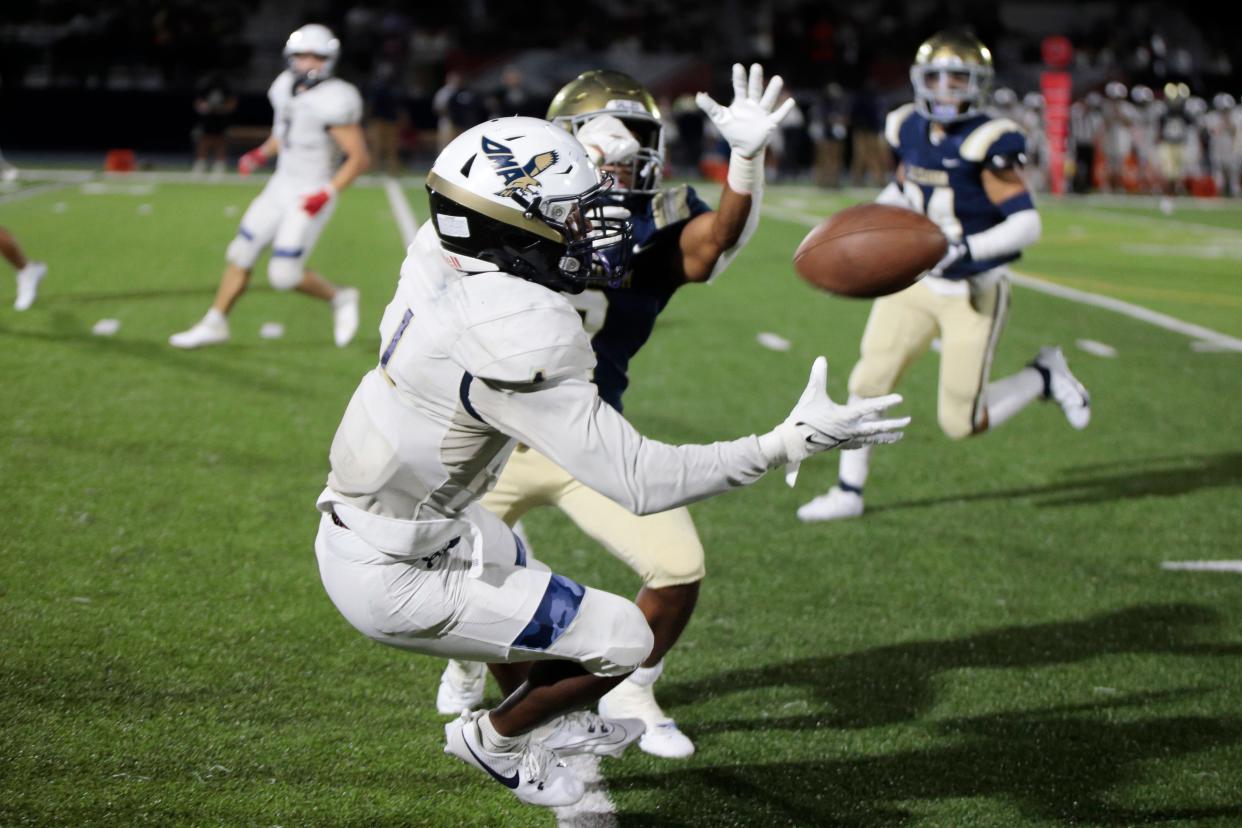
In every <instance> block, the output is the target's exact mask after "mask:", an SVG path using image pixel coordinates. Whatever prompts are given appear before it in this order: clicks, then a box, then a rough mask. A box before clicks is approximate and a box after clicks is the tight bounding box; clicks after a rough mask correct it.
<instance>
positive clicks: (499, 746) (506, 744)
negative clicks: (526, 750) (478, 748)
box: [479, 713, 526, 753]
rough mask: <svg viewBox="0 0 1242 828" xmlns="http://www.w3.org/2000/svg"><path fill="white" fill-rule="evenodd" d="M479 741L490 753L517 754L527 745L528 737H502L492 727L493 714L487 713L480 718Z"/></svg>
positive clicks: (523, 735)
mask: <svg viewBox="0 0 1242 828" xmlns="http://www.w3.org/2000/svg"><path fill="white" fill-rule="evenodd" d="M479 741H481V742H482V743H483V749H484V750H486V751H487V752H488V753H517V752H518V751H519V750H521V749H522V745H524V744H525V743H526V735H525V734H522V735H520V736H501V735H500V734H499V733H497V732H496V728H494V727H492V714H490V713H487V714H484V715H482V716H480V717H479Z"/></svg>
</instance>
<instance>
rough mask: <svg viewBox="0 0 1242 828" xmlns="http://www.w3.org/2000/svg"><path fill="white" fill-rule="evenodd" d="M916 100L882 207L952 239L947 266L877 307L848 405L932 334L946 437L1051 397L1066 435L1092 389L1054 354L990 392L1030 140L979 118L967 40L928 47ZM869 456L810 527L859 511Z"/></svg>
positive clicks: (917, 352)
mask: <svg viewBox="0 0 1242 828" xmlns="http://www.w3.org/2000/svg"><path fill="white" fill-rule="evenodd" d="M910 79H911V81H912V83H913V85H914V97H915V102H914V103H913V104H906V105H904V106H902V107H899V108H898V109H896V110H894V111H893V112H892V113H890V114H889V116H888V121H887V124H886V128H885V134H886V138H887V140H888V143H889V145H890V146H891V147H892V148H893V151H894V152H895V153H896V154H897V157H898V160H899V164H898V167H897V175H896V181H894V182H893V183H890V184H889V185H888V186H887V187H886V188H885V189H884V191H883V192H882V193H881V194H880V196H879V197H878V198H877V199H876V200H877V201H879V202H881V203H883V204H892V205H896V206H900V207H904V208H907V209H910V210H916V211H918V212H920V213H924V214H925V215H926V216H927V217H928V218H930V219H931V220H932V221H934V222H935V223H936V224H937V225H938V226H939V227H940V229H941V230H942V231H943V232H944V234H945V236H946V237H947V238H948V240H949V249H948V253H947V254H946V255H945V257H944V258H943V259H942V260H941V261H940V262H939V263H938V264H937V265H936V266H935V267H934V268H933V269H932V270H931V271H929V272H928V274H927V275H926V276H925V277H924V278H923V279H921V280H920V281H918V282H916V283H915V284H914V285H912V286H911V287H909V288H906V289H905V290H903V291H901V292H899V293H895V294H893V295H891V296H885V297H883V298H881V299H878V300H876V302H875V304H873V305H872V307H871V315H870V318H868V320H867V327H866V330H865V331H864V332H863V338H862V348H861V351H862V353H861V357H860V359H859V361H858V363H857V364H856V365H855V366H854V370H853V372H852V373H851V374H850V382H849V388H850V394H851V396H860V397H868V396H872V395H877V394H887V393H888V392H890V391H892V390H893V389H894V388H895V387H896V386H897V383H898V382H899V381H900V380H901V376H902V374H903V373H904V372H905V370H906V368H908V367H909V366H910V364H911V363H913V362H914V360H915V359H917V358H918V357H919V356H921V355H922V354H923V352H925V351H926V350H927V348H928V347H929V346H930V345H931V342H932V340H933V339H934V338H935V337H936V336H939V337H940V342H941V352H940V390H939V400H938V416H939V421H940V427H941V429H942V430H943V431H944V433H945V434H947V435H948V436H949V437H950V438H951V439H954V440H960V439H962V438H964V437H969V436H971V435H974V434H980V433H982V432H984V431H987V430H988V429H990V428H995V427H996V426H999V425H1001V424H1002V423H1004V422H1006V421H1007V420H1008V419H1009V418H1010V417H1012V416H1013V415H1015V414H1017V413H1018V412H1019V411H1021V410H1022V409H1023V408H1025V407H1026V406H1027V405H1029V404H1030V403H1031V402H1033V401H1035V400H1037V399H1041V398H1042V399H1050V400H1055V401H1056V403H1057V404H1058V405H1059V406H1060V407H1061V409H1062V411H1063V412H1064V414H1065V417H1066V419H1067V420H1068V421H1069V423H1070V425H1071V426H1073V427H1074V428H1076V429H1081V428H1085V427H1086V425H1087V422H1088V420H1089V419H1090V417H1091V409H1090V404H1089V400H1088V398H1087V392H1086V390H1085V389H1084V388H1083V387H1082V385H1081V384H1080V383H1079V382H1078V380H1077V379H1075V378H1074V375H1073V374H1071V373H1070V371H1069V367H1068V366H1067V365H1066V363H1065V357H1064V356H1063V355H1062V353H1061V349H1060V348H1055V347H1046V348H1041V349H1040V351H1039V354H1038V355H1037V356H1036V357H1035V359H1034V361H1032V362H1031V364H1030V365H1029V366H1028V367H1027V368H1024V369H1022V370H1021V371H1019V372H1018V373H1016V374H1014V375H1012V376H1009V377H1005V378H1004V379H1000V380H996V381H994V382H990V383H989V373H990V370H991V367H992V355H993V354H994V353H995V350H996V344H997V340H998V339H999V338H1000V333H1001V330H1002V329H1003V327H1004V324H1005V319H1006V315H1007V313H1008V309H1009V275H1008V273H1009V271H1008V267H1007V265H1008V263H1009V262H1011V261H1013V260H1014V259H1017V258H1018V256H1019V255H1020V253H1021V251H1022V249H1023V248H1025V247H1027V246H1028V245H1030V244H1033V243H1034V242H1035V241H1036V240H1037V239H1038V238H1039V236H1040V232H1041V227H1042V225H1041V222H1040V218H1039V213H1038V212H1036V210H1035V204H1034V203H1033V202H1032V200H1031V196H1030V193H1029V192H1028V191H1027V188H1026V184H1025V183H1024V181H1023V176H1022V168H1023V165H1024V164H1025V162H1026V156H1025V151H1026V141H1025V139H1024V137H1023V134H1022V130H1021V129H1020V128H1019V126H1018V125H1017V124H1016V123H1014V122H1013V121H1010V120H1009V119H1007V118H993V117H991V116H990V115H988V114H985V113H983V112H982V111H981V108H982V107H983V104H984V102H985V100H986V97H987V89H988V85H989V83H990V81H991V79H992V56H991V53H990V52H989V51H988V49H987V47H985V46H984V45H983V44H982V43H980V42H979V41H978V40H976V39H975V38H974V37H971V36H970V35H967V34H963V33H958V32H941V33H939V34H936V35H934V36H933V37H932V38H930V39H929V40H927V41H925V42H924V43H923V44H922V45H921V46H920V47H919V50H918V53H917V55H916V57H915V62H914V65H913V66H912V67H911V70H910ZM870 462H871V451H870V448H864V449H861V450H858V451H847V452H842V454H841V470H840V476H839V480H838V482H837V485H835V486H833V487H832V488H831V489H829V490H828V493H827V494H824V495H821V496H819V497H817V498H815V499H814V500H812V501H810V502H809V503H806V504H804V505H803V506H802V507H801V508H799V509H798V517H799V518H800V519H802V520H803V521H806V522H813V521H821V520H835V519H839V518H849V517H857V516H859V515H861V514H862V513H863V486H864V484H865V483H866V482H867V473H868V470H869V468H870Z"/></svg>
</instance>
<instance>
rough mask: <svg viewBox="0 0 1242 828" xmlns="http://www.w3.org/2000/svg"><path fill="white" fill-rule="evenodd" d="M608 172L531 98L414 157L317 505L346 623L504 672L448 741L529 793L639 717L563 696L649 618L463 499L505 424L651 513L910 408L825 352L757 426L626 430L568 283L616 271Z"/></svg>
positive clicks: (499, 444) (563, 781)
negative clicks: (365, 353) (415, 225)
mask: <svg viewBox="0 0 1242 828" xmlns="http://www.w3.org/2000/svg"><path fill="white" fill-rule="evenodd" d="M608 184H609V181H608V179H607V177H605V178H604V179H603V180H601V177H600V174H599V171H598V170H597V168H596V166H595V165H594V164H593V163H592V161H591V160H590V159H589V157H588V155H587V153H586V150H585V149H584V148H583V147H582V145H581V144H580V143H579V142H578V141H577V140H576V139H575V138H574V137H573V136H572V135H570V134H569V133H568V132H566V131H565V130H563V129H560V128H559V127H555V126H552V125H551V124H549V123H547V122H546V121H541V120H538V119H535V118H520V117H514V118H501V119H497V120H493V121H488V122H486V123H484V124H481V125H479V126H477V127H474V128H472V129H470V130H467V131H466V132H464V133H463V134H461V135H460V136H458V137H457V138H456V139H455V140H453V141H452V142H451V143H450V144H449V145H448V147H446V148H445V150H444V152H442V153H441V154H440V156H439V158H438V159H437V160H436V163H435V164H434V165H433V167H432V170H431V173H430V175H429V176H428V179H427V189H428V191H429V194H430V197H429V206H430V209H431V220H430V221H428V222H427V223H426V224H424V225H423V227H422V229H421V230H420V231H419V233H418V235H417V237H416V238H415V241H414V243H413V244H412V245H411V246H410V248H409V253H408V255H407V257H406V260H405V262H404V264H403V265H402V267H401V278H400V281H399V282H398V284H397V290H396V295H395V296H394V297H393V300H392V302H391V303H390V304H389V306H388V308H387V310H386V311H385V313H384V317H383V321H382V322H381V323H380V333H381V342H382V345H381V351H380V354H379V364H378V365H377V366H376V367H375V368H374V369H372V370H371V371H369V372H368V373H367V374H366V375H365V376H364V377H363V379H362V381H361V383H360V384H359V386H358V388H357V390H356V391H355V392H354V396H353V398H352V399H351V400H350V402H349V405H348V407H347V408H346V410H345V414H344V417H343V419H342V421H341V424H340V426H339V427H338V429H337V432H336V436H335V438H334V439H333V442H332V448H331V452H330V454H329V460H330V464H331V471H330V473H329V475H328V481H327V488H326V489H325V490H324V491H323V493H322V494H321V495H320V497H319V500H318V504H317V505H318V508H319V510H320V511H321V512H323V515H322V517H321V519H320V523H319V534H318V536H317V538H316V541H315V551H316V555H317V557H318V561H319V568H320V574H321V577H322V579H323V584H324V588H325V589H326V591H327V593H328V595H329V597H330V598H331V599H332V601H333V603H334V604H335V605H336V606H337V608H338V609H339V610H340V612H341V614H342V615H344V616H345V618H346V619H347V620H348V621H349V622H350V623H351V624H352V625H353V626H354V627H355V628H357V629H358V630H359V631H360V632H362V633H364V634H365V635H367V636H369V637H370V638H372V639H374V640H376V641H379V642H381V643H384V644H388V645H390V646H393V647H399V648H402V649H406V650H412V651H414V652H419V653H426V654H431V655H438V656H441V657H443V656H448V657H450V658H464V659H472V660H476V661H485V662H488V663H491V664H492V665H493V671H494V672H496V673H497V675H498V678H499V677H500V674H501V673H504V674H505V676H506V677H505V678H504V680H503V681H502V686H513V687H514V689H513V690H512V692H511V693H509V694H508V695H507V697H506V698H505V700H504V701H503V702H502V703H501V704H500V705H499V706H498V707H496V708H494V709H492V710H490V711H476V712H474V713H463V714H462V716H461V717H460V718H457V719H455V720H454V721H452V722H450V723H449V724H448V725H446V726H445V738H446V743H447V744H446V746H445V752H447V753H449V754H450V755H453V756H456V757H458V758H459V759H461V760H462V761H464V762H466V763H467V764H469V765H471V766H472V767H474V768H476V769H478V770H480V771H481V772H483V773H486V774H487V775H488V776H489V777H490V778H492V779H494V780H496V781H498V782H500V783H501V784H503V785H505V786H506V787H507V788H508V789H510V790H511V791H512V793H513V794H514V795H515V796H517V797H518V798H519V799H521V800H522V801H524V802H529V803H533V804H539V805H548V806H559V805H569V804H572V803H573V802H576V801H577V800H578V799H579V798H581V796H582V794H583V784H582V781H581V780H580V779H578V778H577V777H576V776H575V775H574V773H573V772H572V771H571V770H570V769H569V768H567V767H565V765H564V764H563V763H561V762H560V761H559V760H558V759H557V756H556V751H558V750H559V752H560V753H561V754H562V755H566V754H568V753H574V752H579V753H581V752H590V753H605V754H610V755H615V754H617V753H620V752H621V751H622V750H623V749H624V748H625V746H626V744H628V743H630V742H632V741H633V740H634V738H635V737H637V736H638V734H640V733H641V732H642V730H643V726H642V723H641V722H636V721H631V722H621V723H616V722H606V721H601V720H600V719H599V717H596V716H594V715H593V714H589V713H585V712H584V713H581V714H575V715H571V716H566V715H565V714H569V713H571V711H574V710H576V709H577V708H580V707H583V706H586V705H590V704H593V703H594V702H595V701H596V700H597V699H599V697H600V696H601V695H602V694H603V693H605V692H606V691H607V690H609V689H610V688H612V687H613V686H614V685H616V684H617V683H618V682H620V681H622V680H623V679H624V677H625V676H626V675H627V674H629V673H630V672H632V671H633V670H634V669H635V668H636V667H638V666H639V665H640V664H642V663H644V662H645V660H646V659H647V655H648V653H649V651H650V650H651V646H652V641H653V636H652V631H651V627H650V626H649V625H648V622H647V619H646V617H644V615H643V614H642V613H641V612H640V611H639V610H638V608H636V607H635V606H634V604H632V603H631V602H629V601H627V600H625V599H624V598H621V597H619V596H616V595H612V594H610V593H607V592H602V591H600V590H596V589H592V588H590V587H584V586H582V585H580V584H578V583H576V582H574V581H572V580H570V579H569V578H566V577H564V576H562V575H558V574H555V573H552V572H550V571H549V570H548V568H547V567H546V566H543V565H541V564H539V563H538V562H537V561H535V560H534V559H533V558H532V557H530V556H529V555H528V554H527V550H526V549H525V548H524V546H523V545H522V543H521V542H520V541H519V540H518V539H517V538H516V536H515V535H514V534H513V532H511V531H510V530H509V527H507V526H506V525H505V524H504V523H503V522H502V521H501V520H500V519H499V518H498V517H496V516H495V515H494V514H492V513H491V512H490V511H488V510H487V509H484V508H483V507H482V506H481V505H480V504H479V502H478V501H479V498H480V497H482V495H483V493H484V492H485V491H486V490H487V488H488V487H489V486H490V485H491V484H492V483H493V482H494V481H495V480H496V477H497V475H499V474H500V471H501V467H502V466H503V465H504V463H505V461H506V459H507V458H508V457H509V455H510V453H511V452H512V450H513V448H514V445H515V442H516V441H519V440H520V441H521V442H522V443H523V444H525V445H527V446H531V447H532V448H531V450H532V451H538V452H540V453H541V454H543V455H545V456H547V457H549V458H551V459H552V460H553V461H554V462H556V463H557V464H559V465H560V466H562V467H563V468H565V469H567V470H568V474H570V475H573V477H574V478H576V479H579V480H582V481H583V483H585V484H586V485H587V486H590V487H591V488H592V489H593V490H594V491H597V492H600V493H601V494H603V495H604V496H606V497H608V498H610V499H611V500H612V501H614V502H615V503H617V504H618V506H619V507H620V508H624V509H625V510H627V511H628V512H633V513H636V514H649V513H656V512H663V511H665V510H668V509H673V508H677V507H679V506H683V505H684V504H686V503H690V502H693V501H695V500H699V499H702V498H705V497H710V496H712V495H715V494H719V493H722V492H724V491H727V490H729V489H733V488H738V487H740V486H744V485H747V484H750V483H753V482H755V481H756V480H758V479H759V478H760V476H762V475H763V474H764V472H765V471H767V470H768V469H770V468H775V467H778V466H782V465H784V464H786V463H790V462H794V463H796V462H799V461H801V460H803V459H805V458H807V457H809V456H810V455H812V454H816V453H819V452H821V451H826V450H829V449H832V448H837V447H848V446H853V445H859V444H869V443H873V442H892V441H893V440H895V439H897V437H898V436H899V435H898V434H896V433H894V431H895V430H896V429H900V428H901V427H903V426H904V425H905V423H906V422H908V420H907V419H901V420H887V421H877V420H875V419H873V417H874V415H876V414H878V412H879V411H881V410H883V409H884V408H886V407H888V406H890V405H892V404H895V403H896V402H898V401H899V400H900V397H898V396H896V395H893V396H890V397H886V398H884V399H881V400H868V401H864V402H860V403H855V404H852V405H849V406H838V405H835V404H833V403H832V401H831V400H829V399H828V397H827V395H826V393H825V390H824V386H825V381H826V377H827V365H826V362H825V361H824V359H823V358H822V357H821V358H819V359H818V360H816V362H815V366H814V368H813V369H812V371H811V380H810V382H809V384H808V385H807V388H806V390H805V391H804V392H803V395H802V397H801V399H800V400H799V401H798V404H797V405H796V406H795V407H794V410H793V412H792V413H791V414H790V416H789V417H788V418H786V419H785V421H784V422H782V423H781V424H780V425H778V426H777V427H776V428H775V429H773V430H772V431H770V432H767V433H766V434H763V435H761V436H755V435H750V436H747V437H743V438H741V439H738V440H733V441H729V442H720V443H713V444H711V445H697V446H674V445H668V444H665V443H659V442H657V441H655V440H650V439H647V438H645V437H643V436H642V435H640V434H639V433H638V432H637V431H635V430H634V428H633V426H631V425H630V424H629V423H628V422H627V421H626V420H625V419H624V418H623V417H622V416H621V413H620V412H619V411H617V410H616V409H615V408H614V407H613V406H611V405H608V404H606V403H604V402H603V401H602V400H601V399H600V390H601V389H600V388H599V387H598V386H597V385H596V384H594V383H592V382H591V380H590V376H591V372H592V370H593V369H594V368H595V366H596V352H595V351H594V350H593V349H592V345H591V341H590V338H589V337H588V335H587V333H586V331H585V330H584V329H583V327H582V322H581V318H580V317H579V315H578V312H577V310H575V308H574V307H573V305H571V304H570V302H569V300H568V298H567V296H566V294H572V293H577V292H579V291H581V290H582V289H583V288H584V287H586V286H587V285H589V284H593V283H594V284H615V283H617V282H618V281H619V279H620V278H622V277H623V276H624V274H625V272H626V270H625V259H626V258H627V257H628V255H629V250H630V245H631V243H632V236H631V234H630V228H629V224H628V222H627V221H626V220H625V219H622V218H618V217H610V216H609V215H608V213H607V210H606V207H607V204H606V199H605V197H604V196H605V193H606V190H607V187H608ZM549 720H552V721H551V722H550V723H549V725H548V726H547V727H545V728H543V729H541V730H540V731H537V732H535V733H532V731H533V730H534V728H536V727H537V726H539V725H540V724H541V723H543V722H547V721H549ZM575 721H580V722H582V724H581V726H575V724H574V723H575Z"/></svg>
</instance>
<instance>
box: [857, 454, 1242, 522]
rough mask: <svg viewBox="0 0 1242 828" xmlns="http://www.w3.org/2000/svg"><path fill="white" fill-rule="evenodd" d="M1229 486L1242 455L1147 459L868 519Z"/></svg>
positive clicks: (911, 504) (1239, 475)
mask: <svg viewBox="0 0 1242 828" xmlns="http://www.w3.org/2000/svg"><path fill="white" fill-rule="evenodd" d="M1101 472H1104V473H1101ZM1229 486H1242V452H1233V453H1230V454H1201V455H1186V456H1182V457H1151V458H1142V459H1138V460H1133V461H1128V462H1127V463H1125V464H1116V465H1112V466H1099V465H1093V466H1082V467H1076V468H1071V469H1069V470H1068V471H1067V472H1066V479H1065V480H1061V481H1058V482H1056V483H1048V484H1046V485H1043V486H1025V487H1019V488H1012V489H994V490H990V491H985V492H974V493H967V494H958V495H943V496H940V497H929V498H920V499H918V500H904V501H899V502H897V503H889V504H881V505H877V506H874V507H873V506H871V505H870V503H868V506H867V514H869V515H874V514H877V513H880V512H886V511H890V510H897V509H916V508H920V507H925V506H942V505H945V504H948V503H970V502H974V501H981V500H1008V499H1010V498H1022V497H1029V498H1035V500H1036V505H1037V506H1087V505H1094V504H1097V503H1104V502H1107V501H1110V500H1123V499H1128V498H1136V497H1175V496H1177V495H1183V494H1188V493H1190V492H1194V491H1199V490H1201V489H1214V488H1221V487H1229Z"/></svg>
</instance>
